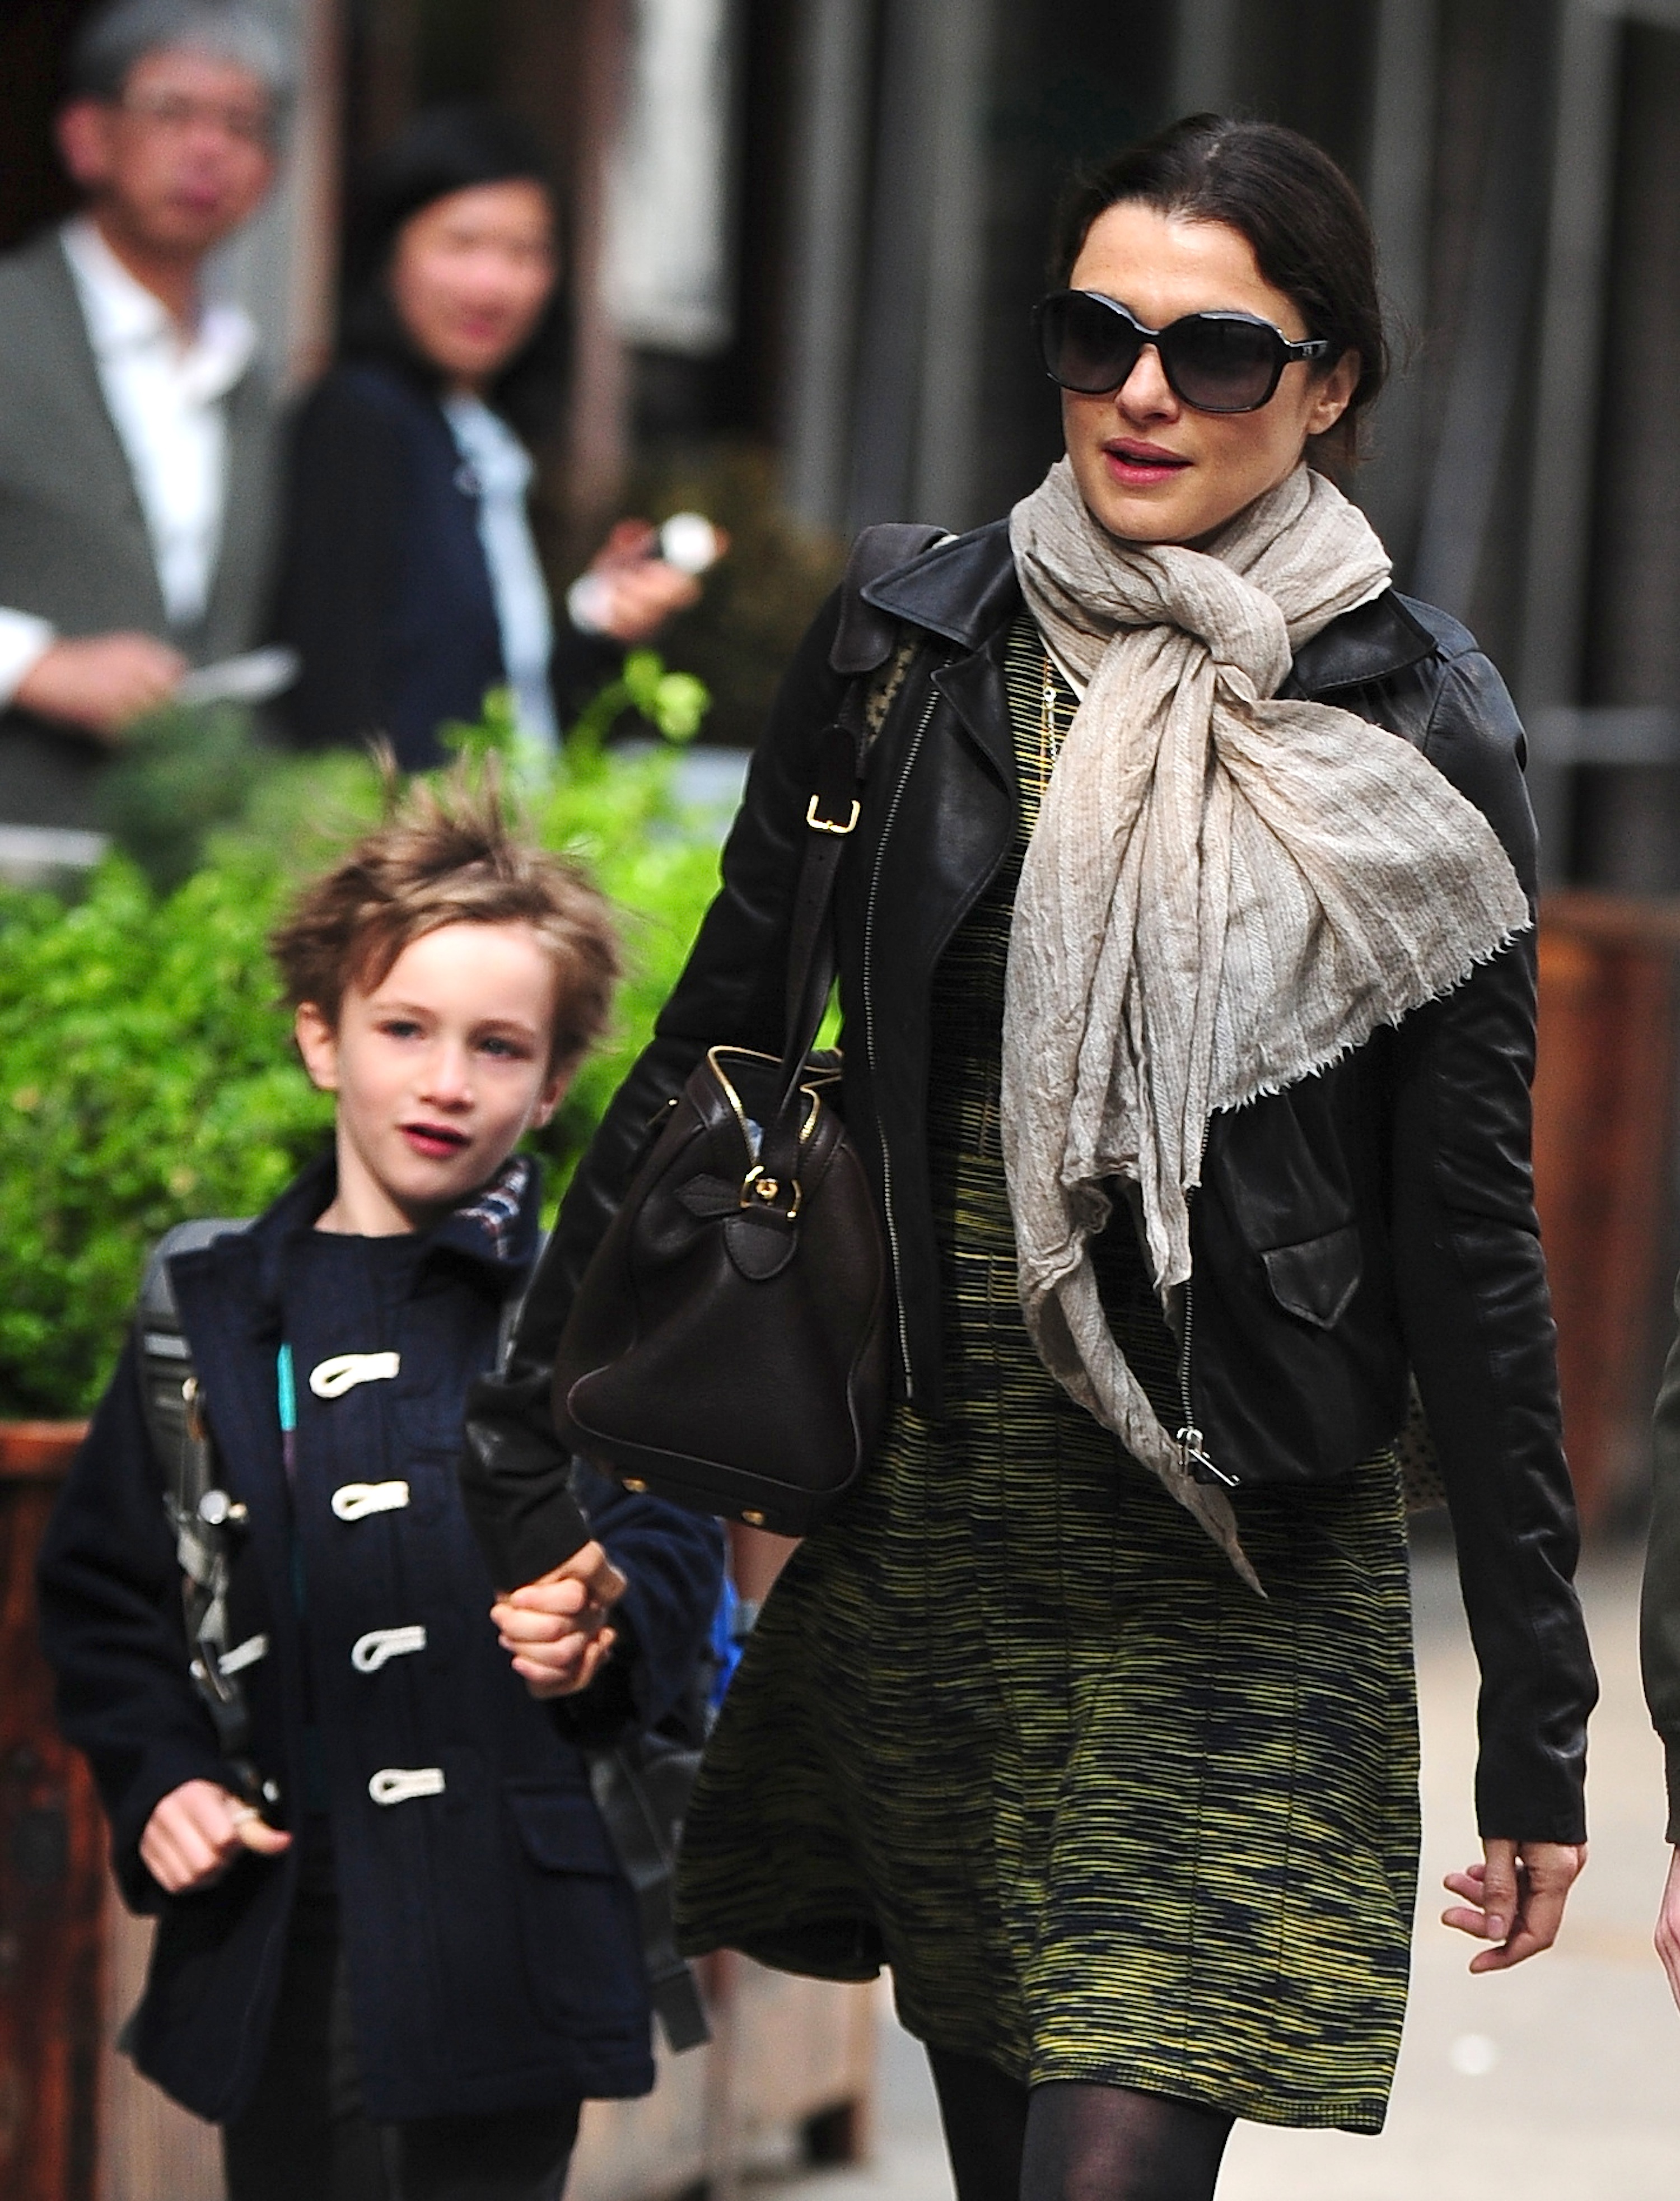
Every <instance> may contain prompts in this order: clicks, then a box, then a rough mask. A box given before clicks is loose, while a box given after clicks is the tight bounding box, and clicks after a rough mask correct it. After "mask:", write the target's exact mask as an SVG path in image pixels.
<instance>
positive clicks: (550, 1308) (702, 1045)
mask: <svg viewBox="0 0 1680 2201" xmlns="http://www.w3.org/2000/svg"><path fill="white" fill-rule="evenodd" d="M838 604H839V599H838V596H834V597H832V598H831V599H830V601H829V602H828V603H827V604H826V605H825V607H824V608H823V610H822V611H821V612H820V613H819V615H818V617H817V619H816V620H815V622H814V625H812V627H811V629H810V631H809V632H808V634H807V636H806V637H805V639H804V642H803V643H802V644H801V646H800V649H799V653H798V654H797V655H796V658H795V659H794V661H793V663H792V665H791V666H790V667H789V669H788V672H787V674H786V676H785V678H784V680H783V682H782V685H781V688H780V690H779V692H778V696H777V699H776V702H775V706H774V707H773V709H772V714H771V719H770V723H769V725H768V727H767V731H766V733H765V736H764V738H763V740H762V741H761V743H760V745H759V748H758V750H757V752H756V754H755V756H754V759H753V764H752V769H751V771H750V772H749V774H748V778H747V788H746V793H745V795H744V796H743V800H742V805H741V809H740V813H739V814H738V815H737V819H736V821H735V825H734V826H733V828H732V829H731V833H730V836H729V839H728V842H727V843H726V844H725V848H724V854H723V879H722V884H721V886H720V889H719V892H718V895H717V897H716V899H715V900H714V902H713V903H712V906H711V907H710V909H709V910H708V912H707V913H706V918H705V920H704V922H703V923H702V926H701V928H700V933H699V936H698V937H697V939H696V942H695V945H694V948H693V951H692V953H691V954H690V957H689V960H688V963H687V966H686V967H685V968H684V972H683V975H682V977H680V978H679V979H678V982H677V984H676V987H675V989H674V990H673V993H672V995H671V998H670V1000H669V1001H667V1003H666V1005H665V1007H664V1009H663V1010H662V1011H661V1013H660V1016H659V1019H658V1022H657V1023H656V1024H655V1027H654V1036H653V1038H652V1040H651V1041H650V1042H649V1045H648V1046H647V1047H646V1048H644V1049H643V1053H642V1054H641V1056H640V1057H639V1058H638V1059H637V1063H636V1065H635V1067H634V1068H633V1069H632V1070H631V1072H630V1074H629V1076H628V1077H626V1080H625V1082H624V1083H623V1084H622V1085H621V1086H620V1089H619V1091H618V1094H617V1095H616V1096H615V1098H614V1100H613V1103H612V1106H610V1107H609V1108H608V1111H607V1113H606V1115H605V1116H604V1117H603V1118H602V1121H601V1124H600V1126H599V1128H598V1129H597V1130H596V1135H595V1137H594V1138H593V1140H592V1141H591V1142H590V1147H589V1150H588V1152H587V1153H585V1154H584V1158H583V1160H582V1161H581V1162H580V1163H579V1166H578V1171H577V1174H576V1176H575V1177H573V1181H572V1185H571V1188H570V1189H569V1190H568V1192H567V1195H566V1199H565V1201H564V1203H563V1204H562V1206H561V1211H560V1217H559V1220H558V1222H557V1223H556V1224H555V1229H554V1231H553V1233H552V1235H550V1237H549V1243H548V1247H547V1248H546V1250H545V1252H544V1253H543V1259H542V1262H541V1264H540V1265H539V1266H538V1268H537V1274H536V1276H535V1277H533V1278H532V1285H531V1289H530V1291H529V1292H528V1293H527V1294H526V1301H525V1306H524V1307H523V1309H522V1310H521V1312H520V1322H519V1327H518V1329H517V1331H516V1332H515V1334H514V1340H513V1344H512V1348H511V1351H510V1353H509V1355H508V1365H507V1370H506V1372H505V1374H502V1375H498V1376H486V1377H484V1378H482V1379H481V1380H480V1381H479V1382H477V1383H475V1384H474V1385H473V1390H472V1393H471V1394H470V1396H469V1398H468V1401H467V1465H466V1467H465V1468H464V1470H463V1474H464V1476H465V1477H466V1478H467V1480H469V1481H471V1480H473V1479H474V1478H481V1477H483V1476H487V1475H490V1474H495V1475H496V1476H497V1477H498V1478H499V1480H500V1482H501V1483H502V1488H504V1490H507V1491H508V1492H509V1494H510V1496H511V1494H512V1491H513V1489H514V1486H515V1485H517V1486H519V1488H520V1490H521V1492H522V1494H523V1495H522V1497H521V1499H520V1500H518V1501H517V1502H519V1503H520V1504H522V1505H523V1506H524V1507H525V1509H526V1519H527V1520H528V1522H529V1523H531V1526H532V1533H531V1534H530V1535H528V1536H527V1537H526V1539H525V1546H526V1548H527V1549H531V1550H537V1549H538V1547H539V1545H540V1554H539V1555H541V1556H542V1557H543V1566H542V1567H538V1568H537V1570H536V1571H537V1572H541V1571H543V1568H545V1567H548V1566H554V1565H557V1564H559V1563H560V1559H561V1557H563V1556H564V1544H565V1539H566V1537H567V1535H569V1536H570V1537H571V1539H572V1542H573V1548H575V1546H576V1543H577V1542H578V1541H581V1540H582V1538H581V1534H580V1532H579V1526H578V1525H577V1524H576V1523H575V1521H574V1522H573V1523H572V1524H571V1525H570V1526H569V1527H568V1525H567V1507H568V1506H570V1505H571V1500H570V1497H569V1494H568V1490H567V1474H568V1470H569V1465H570V1462H569V1457H568V1455H567V1453H566V1452H565V1451H564V1449H563V1448H562V1447H561V1444H560V1442H559V1441H558V1439H557V1438H556V1437H555V1429H554V1419H553V1416H552V1413H551V1412H550V1409H549V1371H550V1370H551V1368H552V1366H553V1364H554V1356H555V1346H556V1345H557V1344H558V1343H559V1341H560V1335H561V1330H562V1329H564V1328H565V1326H566V1318H567V1314H568V1313H569V1312H570V1311H571V1306H572V1301H573V1297H574V1295H575V1294H576V1292H577V1288H578V1283H579V1279H580V1278H581V1277H582V1275H583V1272H584V1269H585V1268H586V1267H587V1266H588V1265H589V1259H590V1255H591V1254H592V1253H594V1251H595V1248H596V1246H597V1245H598V1244H599V1242H600V1241H601V1237H602V1233H603V1232H604V1231H605V1230H606V1229H607V1226H608V1223H610V1221H611V1220H612V1218H613V1216H614V1212H615V1211H616V1209H617V1206H618V1203H619V1200H620V1197H621V1196H622V1194H623V1192H624V1189H625V1186H626V1183H627V1182H628V1179H629V1177H630V1175H631V1170H632V1166H633V1164H634V1162H635V1159H636V1156H637V1151H638V1149H639V1148H640V1146H641V1143H642V1140H643V1134H644V1132H645V1130H646V1129H647V1126H648V1124H649V1121H650V1119H651V1118H653V1117H654V1116H655V1114H657V1112H659V1110H660V1109H661V1108H662V1107H663V1106H664V1105H665V1103H666V1102H667V1100H670V1099H671V1098H672V1096H673V1095H675V1094H677V1093H678V1092H680V1091H681V1089H682V1086H683V1083H684V1079H685V1078H686V1077H688V1074H689V1072H690V1070H692V1069H693V1067H694V1065H695V1064H696V1062H698V1061H699V1059H701V1057H702V1055H703V1054H705V1052H706V1050H707V1048H709V1047H714V1046H717V1045H718V1044H720V1042H722V1043H728V1044H731V1045H735V1046H739V1047H755V1048H762V1049H764V1050H765V1051H766V1052H767V1053H777V1054H778V1053H779V1052H780V1050H781V1046H782V995H783V990H784V983H785V977H786V955H787V930H788V920H789V914H790V908H791V906H792V901H793V895H794V889H795V886H796V882H797V877H798V872H799V863H800V858H801V854H802V847H801V836H802V834H803V832H804V831H805V823H804V821H805V807H806V804H807V802H808V799H809V796H810V794H811V791H812V789H813V786H814V780H813V777H812V775H813V772H814V767H815V759H816V753H817V743H818V740H819V737H820V735H821V734H822V732H823V731H824V730H825V728H826V727H827V726H828V725H831V723H832V722H833V719H834V717H835V714H836V713H837V710H838V708H839V706H840V702H841V700H842V697H843V692H844V683H843V680H842V679H841V678H840V677H839V676H838V675H837V674H836V673H835V672H833V671H832V670H831V668H830V666H829V662H828V654H829V650H830V648H831V645H832V643H833V639H834V632H835V625H836V619H837V612H838ZM544 1537H546V1538H547V1541H543V1538H544ZM521 1579H523V1580H527V1581H528V1580H530V1579H532V1575H531V1574H530V1573H528V1572H527V1573H526V1574H525V1575H523V1576H521Z"/></svg>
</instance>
